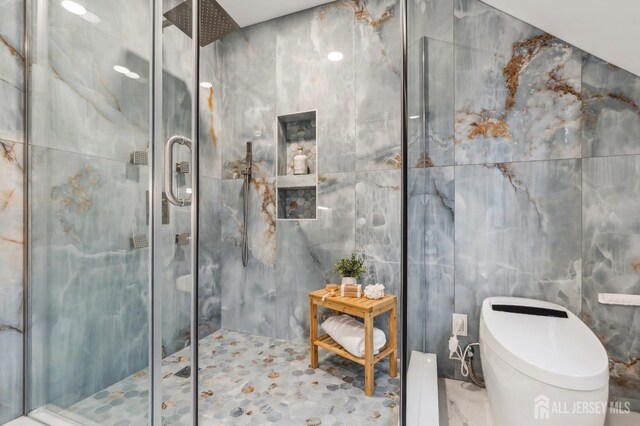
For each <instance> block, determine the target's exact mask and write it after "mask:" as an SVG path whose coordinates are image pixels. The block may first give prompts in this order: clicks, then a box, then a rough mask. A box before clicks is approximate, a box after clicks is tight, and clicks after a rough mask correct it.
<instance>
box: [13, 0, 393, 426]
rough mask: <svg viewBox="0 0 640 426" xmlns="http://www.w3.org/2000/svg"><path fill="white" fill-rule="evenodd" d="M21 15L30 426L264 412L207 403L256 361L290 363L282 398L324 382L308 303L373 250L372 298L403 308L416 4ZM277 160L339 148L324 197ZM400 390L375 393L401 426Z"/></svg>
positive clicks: (54, 10)
mask: <svg viewBox="0 0 640 426" xmlns="http://www.w3.org/2000/svg"><path fill="white" fill-rule="evenodd" d="M25 1H26V5H25V10H26V21H27V32H26V35H27V42H26V46H27V49H26V52H25V57H26V61H25V63H26V64H27V70H26V79H25V81H26V84H25V86H26V87H25V93H26V97H25V99H26V106H25V122H26V126H27V131H26V133H28V144H27V146H26V148H25V150H26V154H27V155H26V159H27V160H26V163H27V167H26V173H27V178H28V191H27V194H28V202H27V204H26V212H25V213H26V214H27V218H28V225H27V237H28V240H27V242H28V244H27V251H28V256H27V258H28V262H27V263H28V265H27V268H28V270H27V272H28V278H27V279H28V286H27V290H28V294H27V296H26V302H27V303H26V306H25V310H26V312H25V319H26V328H27V342H26V346H25V348H26V366H25V375H26V378H25V387H24V389H25V395H24V401H25V410H24V411H25V412H26V413H28V415H29V416H31V417H32V418H34V419H37V420H39V421H41V422H43V423H45V424H58V423H59V422H63V423H70V424H74V423H73V422H75V424H87V425H94V424H96V425H97V424H101V425H104V424H111V425H116V424H117V425H125V424H131V425H140V424H157V425H160V424H182V425H184V424H198V422H200V423H203V424H216V423H215V422H216V419H213V418H212V417H211V416H213V415H217V414H219V413H224V415H225V416H230V417H236V416H240V415H243V414H244V415H251V412H249V413H243V411H242V409H241V408H239V407H236V406H231V407H228V406H227V405H225V404H221V403H219V402H216V403H212V402H211V401H213V400H214V399H215V398H211V397H212V395H214V391H212V390H211V389H213V387H214V385H216V384H219V383H221V382H224V381H225V380H228V381H233V382H234V383H235V382H238V381H240V380H242V379H243V378H244V377H246V376H247V374H248V373H249V370H250V368H248V367H249V365H247V368H246V369H245V365H239V366H236V367H235V370H233V372H228V373H226V372H224V371H226V370H218V369H219V368H224V367H225V366H226V365H227V363H228V362H229V358H233V357H241V356H242V351H244V352H247V353H251V354H252V356H254V355H255V356H256V357H259V361H257V360H251V362H253V363H254V364H255V363H257V362H258V363H259V365H260V366H263V367H265V366H266V367H269V366H270V365H271V363H273V365H272V366H271V367H269V368H271V370H270V372H269V375H268V378H269V379H270V380H276V379H277V378H278V377H279V376H280V373H278V372H277V371H276V367H278V368H280V369H281V372H282V370H286V368H288V366H289V365H296V366H297V367H296V370H295V371H294V373H295V374H294V376H296V377H297V376H298V372H300V375H310V374H313V373H311V372H309V370H308V366H307V365H306V364H305V363H306V361H305V360H306V358H305V356H306V354H307V352H308V349H307V348H308V343H307V342H308V330H309V317H308V312H307V309H308V300H307V295H308V293H309V292H310V291H312V290H316V289H318V288H322V287H323V286H324V285H325V284H326V283H330V282H337V280H338V279H339V277H338V276H336V274H335V272H334V271H333V265H334V263H335V261H336V260H337V259H338V258H340V257H344V256H347V255H349V254H350V253H352V252H353V251H358V252H359V253H362V254H363V255H364V256H365V257H366V259H367V262H368V271H367V275H368V278H367V282H364V283H363V284H373V283H376V282H382V283H384V284H385V285H386V286H387V291H388V292H390V293H393V294H397V295H398V296H400V295H401V289H402V286H401V279H400V274H401V263H402V262H401V259H400V256H399V254H398V252H399V248H400V225H401V221H400V215H399V214H398V212H399V211H400V203H399V199H400V176H401V170H400V163H401V161H400V160H399V155H400V145H401V143H400V138H401V123H400V117H399V112H400V99H401V98H400V92H401V91H400V88H401V85H402V81H401V71H400V70H401V69H402V63H401V56H402V55H401V45H400V41H401V37H400V34H401V21H402V19H401V17H402V14H401V10H402V7H401V2H400V1H398V0H377V1H372V2H358V1H351V0H339V1H337V2H328V1H306V2H304V3H305V4H308V5H307V6H306V8H307V9H305V8H303V7H298V8H297V9H295V11H296V12H298V13H296V14H294V15H287V16H284V15H285V14H282V15H283V16H280V15H278V14H277V13H276V12H273V13H271V16H270V17H269V18H268V19H264V20H263V21H255V23H254V22H249V23H247V22H243V23H240V22H238V23H236V22H235V21H234V18H232V17H231V15H229V14H228V13H227V12H226V11H225V10H224V9H223V8H222V7H221V6H220V4H222V3H225V4H227V5H228V4H232V3H233V2H229V1H226V2H222V1H221V2H216V1H213V0H207V1H191V0H187V1H185V0H126V1H125V0H116V1H113V2H104V1H98V0H86V1H78V2H75V1H49V0H25ZM219 3H220V4H219ZM294 3H295V2H294ZM308 8H310V9H308ZM228 9H229V10H231V9H230V7H228ZM254 24H255V25H254ZM241 25H242V28H240V27H241ZM301 34H302V35H301ZM319 34H321V35H322V36H321V37H320V36H319ZM389 52H391V53H389ZM338 54H339V55H338ZM223 58H224V60H223ZM343 58H344V60H343ZM360 69H364V70H367V71H366V72H362V71H359V70H360ZM292 70H295V71H296V72H295V73H292V72H291V71H292ZM356 76H357V77H356ZM356 78H357V79H358V86H357V85H356ZM223 79H224V83H225V84H224V85H223V84H222V80H223ZM367 86H368V87H370V88H371V89H372V90H370V91H367V90H363V89H362V88H363V87H367ZM373 88H376V90H373ZM378 89H381V90H382V92H380V93H383V94H386V95H388V96H378V95H375V96H374V95H373V94H374V92H375V93H378V92H377V90H378ZM389 98H391V99H395V100H396V101H395V102H389ZM301 111H303V112H304V113H301ZM308 111H314V112H315V111H317V112H318V115H317V117H318V118H317V120H316V115H315V113H314V114H313V118H309V117H311V116H310V115H309V114H308V113H307V112H308ZM223 116H224V119H223ZM282 117H286V118H285V119H282ZM300 117H302V118H300ZM294 118H295V120H294ZM279 120H280V121H279ZM282 123H284V124H282ZM223 125H224V131H222V130H221V129H222V127H223ZM278 126H282V127H281V128H280V127H278ZM279 131H284V133H285V134H283V135H281V134H280V133H279ZM311 134H313V137H311V136H309V135H311ZM223 135H224V136H223ZM281 137H282V138H281ZM316 137H317V140H318V141H321V142H317V141H316ZM279 138H281V139H279ZM359 138H360V139H362V140H363V141H365V140H366V141H369V140H372V141H374V142H373V144H372V145H369V144H367V143H360V142H357V141H358V139H359ZM311 139H312V140H311ZM277 140H278V142H276V141H277ZM247 141H251V142H247ZM276 143H282V144H283V146H286V147H289V148H291V147H293V146H294V144H295V143H299V144H300V145H301V146H305V147H308V146H312V147H313V146H315V144H316V143H321V144H323V146H322V149H320V150H316V149H315V148H313V149H314V150H313V151H312V152H313V153H311V151H310V153H309V155H310V159H309V162H310V164H312V166H310V170H311V172H312V173H314V174H315V176H313V177H314V179H315V180H314V182H312V185H311V184H309V185H308V186H305V187H304V189H301V188H300V187H298V186H295V185H294V186H289V187H287V186H285V184H286V183H287V182H286V179H283V176H282V174H280V172H276V164H277V162H276V155H277V154H276V152H277V150H276ZM288 151H291V152H294V153H295V150H291V149H289V150H287V149H285V150H283V151H282V152H283V153H284V154H283V155H284V160H285V161H283V164H284V165H283V170H284V169H286V168H287V166H286V160H287V158H286V156H287V155H289V154H287V152H288ZM316 157H317V158H316ZM278 161H280V160H278ZM284 175H286V170H285V172H284ZM284 177H286V178H288V182H291V181H292V178H291V177H290V176H284ZM309 177H311V176H305V178H306V180H305V182H307V181H310V179H309ZM279 191H282V192H279ZM285 194H286V197H287V198H285ZM278 195H280V197H281V200H286V202H287V205H286V206H283V210H282V211H285V213H286V214H285V215H283V217H281V216H280V214H279V213H277V212H278V211H279V210H278V209H280V206H279V205H277V201H276V200H277V199H278ZM294 204H296V205H299V208H298V207H292V206H293V205H294ZM370 206H374V207H373V208H371V207H370ZM293 210H295V211H293ZM296 215H299V217H300V218H301V219H305V220H303V221H302V220H301V221H298V220H294V219H293V218H294V217H295V218H297V217H298V216H296ZM305 215H308V216H305ZM285 216H286V217H285ZM380 241H383V243H380ZM300 277H304V280H300ZM399 300H400V298H399ZM400 308H401V306H400ZM401 312H402V311H401ZM376 321H378V320H376ZM380 321H381V322H380V323H377V324H376V326H378V327H380V328H381V329H383V330H386V329H387V326H386V319H380ZM236 344H237V345H238V347H237V348H235V349H234V347H235V346H236ZM242 345H246V350H245V349H242V350H241V349H238V348H239V347H241V346H242ZM242 347H243V348H245V346H242ZM263 347H264V349H260V348H263ZM401 351H402V348H400V353H402V352H401ZM279 357H280V358H279ZM278 358H279V359H281V361H280V362H281V364H278V362H274V359H278ZM248 362H249V361H247V363H248ZM282 363H286V365H285V364H282ZM380 365H382V363H380ZM266 367H265V368H266ZM378 368H382V369H383V371H382V372H383V373H385V372H386V370H384V369H386V367H378ZM329 370H330V371H333V370H335V373H334V375H335V376H336V377H338V376H339V380H340V381H341V382H340V383H342V380H343V379H345V380H346V379H348V380H347V382H346V383H347V385H345V386H344V387H342V388H339V387H338V386H337V385H333V384H331V385H329V389H330V390H332V391H334V390H335V389H333V386H335V388H336V389H338V392H342V393H344V395H345V396H344V398H348V397H349V395H347V393H348V390H349V389H350V387H351V383H353V387H354V388H355V387H356V386H360V383H359V382H358V380H359V378H357V377H356V376H357V374H358V371H357V370H355V372H354V371H349V368H348V366H345V365H337V366H336V367H329ZM351 370H353V369H351ZM220 371H223V372H220ZM401 371H404V369H401ZM266 376H267V375H266V374H265V377H266ZM305 377H306V376H305ZM329 377H330V378H331V379H332V380H333V378H332V377H331V376H329ZM310 383H311V385H310V386H312V385H313V381H311V382H310ZM223 384H224V383H223ZM274 385H275V384H271V386H274ZM321 386H323V389H324V385H321ZM283 388H284V386H283ZM400 388H401V382H400V381H399V380H398V379H394V380H391V379H389V380H388V381H387V379H384V383H378V384H377V389H378V391H377V392H378V394H377V395H376V397H378V398H380V401H385V402H386V404H385V405H382V404H381V405H380V407H381V408H379V410H380V411H381V412H382V414H381V413H380V412H378V411H375V413H377V415H378V416H380V415H382V416H383V417H382V418H383V419H385V421H387V419H388V420H389V421H391V422H396V421H397V418H398V415H399V413H401V411H402V410H401V405H400V393H401V391H400ZM253 389H254V386H253V385H249V384H247V385H244V386H242V394H244V393H246V394H251V393H253ZM272 389H273V387H270V388H269V389H268V391H271V390H272ZM256 393H257V390H256ZM267 393H268V392H267ZM302 394H303V392H302V391H299V392H298V394H296V398H297V399H300V395H302ZM335 395H337V393H336V394H335ZM216 396H217V395H216ZM282 398H283V399H286V398H285V397H284V396H283V397H282ZM287 398H288V397H287ZM309 398H310V399H312V397H311V396H310V397H309ZM345 401H346V399H345ZM348 402H349V403H350V404H355V405H354V408H349V407H351V406H352V405H349V404H347V405H346V408H345V409H348V410H355V409H356V408H357V409H358V410H360V409H361V408H362V407H363V408H366V409H368V408H370V407H369V404H370V403H369V402H368V401H366V400H365V401H364V402H362V404H361V406H360V405H358V404H356V403H353V402H352V401H351V400H349V401H348ZM216 404H217V405H216ZM265 407H267V408H265ZM351 412H352V411H349V414H350V413H351ZM254 414H256V415H257V413H254ZM260 414H261V415H264V416H265V418H267V417H268V418H269V419H270V421H273V422H277V421H278V419H279V418H280V417H279V416H281V413H279V412H278V409H277V407H274V406H268V405H264V406H263V407H261V413H260ZM303 414H304V413H303ZM303 414H301V415H303ZM366 415H367V416H368V415H369V414H366Z"/></svg>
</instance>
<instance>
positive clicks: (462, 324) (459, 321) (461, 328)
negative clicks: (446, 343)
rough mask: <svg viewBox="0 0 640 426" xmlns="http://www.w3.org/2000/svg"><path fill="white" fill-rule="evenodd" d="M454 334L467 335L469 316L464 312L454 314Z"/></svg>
mask: <svg viewBox="0 0 640 426" xmlns="http://www.w3.org/2000/svg"><path fill="white" fill-rule="evenodd" d="M452 334H453V335H454V336H466V335H467V316H466V315H464V314H453V326H452Z"/></svg>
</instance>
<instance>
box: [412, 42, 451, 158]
mask: <svg viewBox="0 0 640 426" xmlns="http://www.w3.org/2000/svg"><path fill="white" fill-rule="evenodd" d="M410 50H411V52H412V53H411V54H410V56H409V64H408V67H409V68H408V74H409V83H408V84H409V86H408V97H409V124H408V131H409V157H408V158H409V159H408V161H409V167H410V168H413V167H433V166H451V165H453V163H454V158H453V157H454V146H453V145H454V130H455V122H454V119H455V112H454V77H453V76H454V61H453V57H454V56H453V52H454V46H453V45H452V44H450V43H446V42H442V41H439V40H433V39H427V38H422V39H420V40H418V41H416V42H415V43H414V44H413V45H412V46H410Z"/></svg>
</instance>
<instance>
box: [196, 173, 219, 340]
mask: <svg viewBox="0 0 640 426" xmlns="http://www.w3.org/2000/svg"><path fill="white" fill-rule="evenodd" d="M221 186H222V182H221V181H220V180H219V179H212V178H207V177H201V178H200V188H199V190H200V220H199V224H200V227H199V233H200V234H199V244H200V245H199V249H198V256H199V257H198V263H199V268H200V272H199V275H198V277H199V281H198V285H199V293H198V298H199V312H198V313H199V319H198V327H199V328H198V335H199V336H200V337H204V336H207V335H209V334H211V333H212V332H214V331H216V330H218V329H219V328H220V321H221V309H222V306H221V305H222V297H221V295H222V283H221V281H220V280H221V275H220V274H221V270H222V263H221V257H222V247H221V242H222V219H221V216H222V215H221V214H222V206H221V204H220V201H221V195H222V194H221Z"/></svg>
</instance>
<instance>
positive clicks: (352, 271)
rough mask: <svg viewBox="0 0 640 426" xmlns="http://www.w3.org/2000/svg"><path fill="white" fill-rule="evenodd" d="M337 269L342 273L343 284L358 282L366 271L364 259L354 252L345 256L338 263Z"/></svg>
mask: <svg viewBox="0 0 640 426" xmlns="http://www.w3.org/2000/svg"><path fill="white" fill-rule="evenodd" d="M336 271H338V272H339V273H340V275H342V284H357V283H358V280H359V279H360V277H361V276H362V274H364V273H365V272H366V270H365V269H364V259H363V258H361V257H360V256H358V255H357V254H355V253H353V254H352V255H351V257H345V258H344V259H340V260H339V261H338V262H337V263H336Z"/></svg>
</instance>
